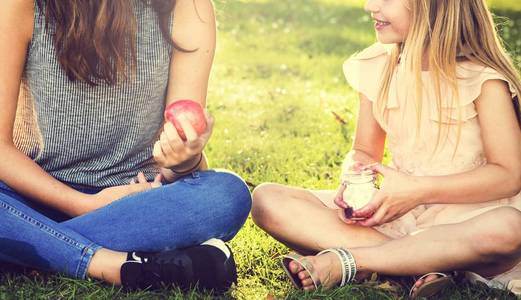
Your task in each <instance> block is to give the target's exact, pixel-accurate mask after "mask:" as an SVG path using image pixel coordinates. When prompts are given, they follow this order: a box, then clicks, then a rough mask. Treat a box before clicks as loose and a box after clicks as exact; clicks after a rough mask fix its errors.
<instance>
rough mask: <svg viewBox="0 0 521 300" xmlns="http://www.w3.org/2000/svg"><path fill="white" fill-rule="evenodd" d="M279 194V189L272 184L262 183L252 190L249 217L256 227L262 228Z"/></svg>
mask: <svg viewBox="0 0 521 300" xmlns="http://www.w3.org/2000/svg"><path fill="white" fill-rule="evenodd" d="M281 193H282V191H281V190H280V187H279V186H278V185H277V184H273V183H263V184H261V185H259V186H257V187H256V188H255V189H254V190H253V194H252V196H253V206H252V211H251V216H252V219H253V221H254V222H255V223H256V224H257V225H259V226H262V224H264V223H265V221H266V220H267V219H268V218H269V214H270V211H272V209H273V208H274V207H275V201H274V199H275V198H276V195H277V194H278V195H279V196H280V195H281Z"/></svg>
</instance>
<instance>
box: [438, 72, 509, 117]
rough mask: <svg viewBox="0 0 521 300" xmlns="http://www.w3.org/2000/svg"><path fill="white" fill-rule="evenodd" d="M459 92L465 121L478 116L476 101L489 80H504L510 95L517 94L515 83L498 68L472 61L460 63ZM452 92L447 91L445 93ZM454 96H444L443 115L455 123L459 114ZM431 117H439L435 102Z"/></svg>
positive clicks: (458, 74)
mask: <svg viewBox="0 0 521 300" xmlns="http://www.w3.org/2000/svg"><path fill="white" fill-rule="evenodd" d="M457 76H458V94H459V106H460V108H461V112H462V119H463V121H465V120H468V119H471V118H473V117H475V116H477V114H478V113H477V110H476V105H475V104H474V101H475V100H476V99H477V98H478V97H479V95H481V89H482V87H483V84H484V83H485V82H486V81H488V80H495V79H497V80H503V81H505V82H506V83H507V84H508V87H509V90H510V95H511V96H512V98H514V97H515V96H516V90H515V88H514V85H513V84H512V83H511V82H509V81H508V80H507V79H506V77H505V76H503V75H502V74H501V73H499V72H497V71H496V70H494V69H492V68H489V67H485V66H481V65H478V64H475V63H472V62H463V63H460V64H459V65H458V68H457ZM450 94H452V93H451V92H450V91H446V93H445V95H446V96H448V95H450ZM451 99H453V98H452V97H444V98H443V99H442V106H441V108H442V110H441V117H442V120H441V121H442V122H444V123H455V122H456V121H457V120H458V114H457V113H456V112H455V109H456V108H457V104H456V102H455V101H452V100H451ZM431 118H432V119H433V120H436V119H438V107H437V105H435V103H433V104H432V105H431Z"/></svg>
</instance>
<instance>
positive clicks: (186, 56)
mask: <svg viewBox="0 0 521 300" xmlns="http://www.w3.org/2000/svg"><path fill="white" fill-rule="evenodd" d="M172 31H173V38H174V41H175V42H176V43H177V45H179V46H180V47H182V48H184V49H186V50H195V51H190V52H183V51H180V50H176V49H174V52H173V55H172V60H171V62H170V77H169V81H168V90H167V96H166V103H167V104H168V103H171V102H173V101H175V100H179V99H192V100H195V101H198V102H199V103H200V104H201V106H203V107H205V106H206V95H207V90H208V79H209V76H210V71H211V68H212V63H213V58H214V54H215V46H216V24H215V13H214V8H213V5H212V2H211V1H210V0H195V1H194V0H178V1H177V4H176V7H175V12H174V18H173V29H172ZM165 130H166V128H165ZM167 133H172V131H167ZM174 135H175V133H174ZM158 152H160V151H159V149H156V154H155V156H158V155H159V154H158ZM165 156H166V155H165ZM156 160H157V158H156ZM159 160H161V159H159ZM198 160H199V154H197V155H194V156H193V157H189V158H188V159H187V160H186V161H183V162H182V163H180V164H178V165H177V166H176V168H178V169H180V170H184V169H190V168H191V166H194V164H196V163H197V161H198ZM207 168H208V164H207V161H206V157H205V156H204V154H203V159H202V161H201V163H200V164H199V167H198V169H199V170H204V169H207ZM162 173H163V175H164V176H165V179H166V180H167V181H173V180H175V179H176V178H177V177H178V176H176V175H175V174H174V173H173V172H171V171H170V170H168V169H165V168H163V169H162Z"/></svg>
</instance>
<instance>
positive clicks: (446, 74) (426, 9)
mask: <svg viewBox="0 0 521 300" xmlns="http://www.w3.org/2000/svg"><path fill="white" fill-rule="evenodd" d="M407 2H408V4H409V5H408V7H409V9H410V11H411V18H412V21H411V29H410V30H409V34H408V36H407V39H406V41H405V42H404V43H400V44H396V45H394V46H393V49H392V51H391V55H390V62H389V64H388V65H387V68H386V71H385V72H384V79H383V83H382V88H381V90H380V94H379V97H378V101H376V102H375V104H374V109H375V111H376V112H377V116H378V117H379V118H380V119H381V120H383V121H384V122H385V104H386V101H387V95H388V93H389V89H390V85H391V79H392V77H393V74H394V73H395V71H396V70H397V68H398V67H399V64H401V65H403V68H405V70H406V72H407V73H408V75H410V76H412V78H413V80H412V81H411V82H414V85H415V86H414V87H413V90H414V91H415V93H416V101H417V103H416V104H417V107H418V110H417V121H418V124H419V122H420V117H421V114H420V113H421V105H422V91H423V83H422V79H421V70H422V56H423V54H424V53H426V54H427V55H428V56H429V69H430V71H431V72H432V73H433V74H434V85H435V93H436V95H435V96H436V101H437V107H438V118H439V119H440V121H441V106H442V105H441V101H442V95H441V90H440V86H441V82H442V81H445V82H447V83H449V88H451V89H452V91H453V93H454V95H455V99H454V101H456V103H455V104H457V107H458V111H457V114H458V119H459V122H458V123H459V125H458V132H457V141H459V138H460V134H461V113H462V112H461V109H460V105H459V100H460V99H459V97H458V86H457V79H458V78H457V72H456V64H457V62H458V59H461V58H458V54H459V53H461V54H462V55H463V56H464V59H466V60H468V61H471V62H474V63H476V64H479V65H482V66H486V67H490V68H492V69H494V70H496V71H497V72H499V73H501V74H502V75H503V76H504V77H505V78H506V79H507V80H508V81H509V82H510V83H511V84H512V86H513V87H514V89H515V92H516V95H517V96H518V97H516V98H514V99H513V104H514V105H513V106H514V110H515V112H516V115H517V117H518V122H519V126H520V128H521V118H520V116H521V110H520V108H519V102H518V101H519V100H518V99H519V96H520V95H521V77H520V74H519V72H518V71H517V70H516V68H515V66H514V64H513V62H512V59H511V58H510V56H509V55H508V53H507V52H506V51H505V48H504V47H503V43H502V41H501V39H500V37H499V35H498V33H497V31H496V25H495V24H494V20H493V17H492V14H491V12H490V11H489V9H488V7H487V4H486V2H485V0H474V1H463V0H413V1H407ZM440 140H441V127H440V131H439V132H438V138H437V141H436V148H437V147H438V145H439V144H440ZM456 148H457V147H456ZM455 152H456V149H455V151H454V153H455Z"/></svg>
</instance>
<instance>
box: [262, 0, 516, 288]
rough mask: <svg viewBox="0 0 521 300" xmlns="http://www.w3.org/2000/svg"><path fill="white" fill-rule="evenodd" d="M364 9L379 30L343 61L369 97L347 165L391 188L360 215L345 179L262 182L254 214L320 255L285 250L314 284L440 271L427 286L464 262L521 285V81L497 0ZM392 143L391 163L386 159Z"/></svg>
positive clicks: (420, 284) (386, 0)
mask: <svg viewBox="0 0 521 300" xmlns="http://www.w3.org/2000/svg"><path fill="white" fill-rule="evenodd" d="M365 8H366V10H367V11H368V12H369V13H370V14H371V16H372V18H373V19H374V21H375V30H376V36H377V39H378V41H379V43H377V44H375V45H373V46H371V47H369V48H367V49H365V50H364V51H362V52H360V53H359V54H357V55H354V56H353V57H351V58H350V59H349V60H348V61H346V63H345V65H344V72H345V75H346V78H347V80H348V82H349V83H350V85H351V86H352V87H353V88H354V89H356V90H357V91H359V93H360V102H359V119H358V124H357V130H356V134H355V140H354V143H353V147H352V150H351V151H350V152H349V154H348V155H347V157H346V160H345V163H344V166H343V172H344V173H346V172H347V171H348V170H352V169H358V170H360V169H370V170H372V171H374V172H377V173H379V174H380V175H382V176H383V183H382V185H381V186H380V189H379V191H377V192H376V194H375V195H374V196H373V198H372V200H371V201H370V202H369V203H368V204H367V205H366V206H364V207H362V208H361V209H358V210H355V211H354V213H353V215H354V217H357V219H360V218H361V219H363V220H360V221H354V220H350V219H345V217H343V214H342V210H343V209H345V208H348V207H349V203H346V202H345V201H344V199H343V194H344V191H345V187H344V186H343V185H340V187H339V188H338V190H337V191H311V190H306V189H302V188H295V187H287V186H282V185H278V184H263V185H261V186H259V187H258V188H257V189H256V190H255V192H254V203H253V218H254V221H255V222H256V223H257V224H258V225H259V226H260V227H261V228H263V229H264V230H265V231H267V232H268V233H269V234H271V235H273V236H274V237H275V238H276V239H278V240H279V241H281V242H283V243H285V244H286V245H288V246H289V247H291V248H292V249H294V250H296V251H298V252H299V253H301V254H311V255H310V256H305V257H302V256H300V254H296V253H293V254H290V255H288V256H286V257H285V258H284V260H283V262H284V265H285V268H286V270H287V272H288V274H289V276H290V278H291V279H292V280H293V282H294V284H295V285H296V286H297V287H301V288H303V289H304V290H312V289H315V288H316V287H317V286H319V285H322V286H324V287H326V288H329V287H333V286H337V285H344V284H346V283H348V282H350V281H353V280H360V279H363V278H364V277H366V276H367V274H370V273H372V272H378V273H380V274H388V275H421V274H428V275H427V276H423V277H421V278H420V279H419V280H417V281H416V283H415V285H414V287H413V288H412V290H411V295H412V296H427V295H429V294H432V293H433V292H435V291H436V290H438V289H439V288H440V287H442V286H443V284H445V283H447V282H448V277H447V276H448V274H444V273H441V272H450V271H455V270H459V271H469V272H468V273H467V274H470V275H472V276H473V278H474V279H476V278H477V279H480V280H483V281H485V282H487V283H488V284H489V285H491V286H500V287H504V286H506V287H508V288H510V289H512V290H513V291H516V289H519V286H520V284H519V282H520V281H519V280H521V264H520V261H521V236H520V235H519V231H520V230H521V212H520V209H521V194H520V190H521V131H520V126H521V124H520V123H519V122H520V120H519V102H518V97H517V96H518V95H519V94H520V92H521V80H520V77H519V73H518V72H517V71H516V69H515V68H514V66H513V63H512V61H511V60H510V58H509V57H508V55H507V53H506V52H505V50H504V48H503V47H502V45H501V42H500V40H499V38H498V35H497V33H496V32H495V25H494V22H493V19H492V16H491V13H490V11H489V9H488V8H487V5H486V2H485V0H475V1H460V0H450V1H449V0H415V1H407V0H367V2H366V6H365ZM385 142H387V145H388V149H389V151H390V153H391V155H392V161H393V165H392V166H383V165H381V162H382V157H383V152H384V144H385ZM339 216H340V217H339ZM319 251H321V252H320V253H318V254H317V252H319ZM313 254H316V255H313ZM470 272H472V273H470ZM470 275H469V276H470ZM517 291H518V292H519V290H517Z"/></svg>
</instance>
